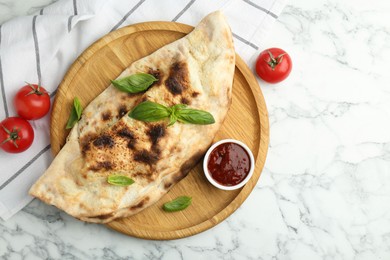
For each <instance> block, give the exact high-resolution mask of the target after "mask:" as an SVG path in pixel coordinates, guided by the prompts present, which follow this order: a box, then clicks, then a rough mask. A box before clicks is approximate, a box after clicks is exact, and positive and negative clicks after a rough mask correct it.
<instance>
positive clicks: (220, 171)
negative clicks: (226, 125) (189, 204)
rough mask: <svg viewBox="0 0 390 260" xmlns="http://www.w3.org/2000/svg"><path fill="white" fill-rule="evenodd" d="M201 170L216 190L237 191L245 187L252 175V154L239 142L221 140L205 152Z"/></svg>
mask: <svg viewBox="0 0 390 260" xmlns="http://www.w3.org/2000/svg"><path fill="white" fill-rule="evenodd" d="M203 169H204V171H205V174H206V177H207V179H208V180H209V181H210V182H211V184H213V185H214V186H216V187H217V188H220V189H224V190H233V189H238V188H240V187H242V186H243V185H245V183H247V182H248V180H249V179H250V177H251V176H252V174H253V170H254V159H253V154H252V152H251V151H250V149H249V148H248V147H247V146H246V145H245V144H243V143H242V142H240V141H237V140H233V139H225V140H221V141H219V142H217V143H215V144H214V145H212V146H211V147H210V149H209V150H208V151H207V153H206V156H205V159H204V162H203Z"/></svg>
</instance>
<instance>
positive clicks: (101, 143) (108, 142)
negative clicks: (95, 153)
mask: <svg viewBox="0 0 390 260" xmlns="http://www.w3.org/2000/svg"><path fill="white" fill-rule="evenodd" d="M92 143H93V145H94V146H96V147H98V148H103V147H105V148H112V147H113V146H114V144H115V141H114V139H112V137H111V136H109V135H106V134H103V135H101V136H99V137H98V138H96V139H95V140H94V141H93V142H92Z"/></svg>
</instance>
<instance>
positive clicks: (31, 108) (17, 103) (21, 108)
mask: <svg viewBox="0 0 390 260" xmlns="http://www.w3.org/2000/svg"><path fill="white" fill-rule="evenodd" d="M14 107H15V110H16V113H18V115H19V116H21V117H23V118H24V119H27V120H33V119H38V118H41V117H43V116H44V115H46V114H47V112H49V109H50V96H49V94H48V93H47V91H46V89H44V88H43V87H41V86H39V85H36V84H28V85H26V86H24V87H22V88H21V89H20V90H19V91H18V93H16V95H15V98H14Z"/></svg>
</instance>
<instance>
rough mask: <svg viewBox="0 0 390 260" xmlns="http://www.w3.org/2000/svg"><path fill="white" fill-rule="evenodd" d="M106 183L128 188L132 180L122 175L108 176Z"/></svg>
mask: <svg viewBox="0 0 390 260" xmlns="http://www.w3.org/2000/svg"><path fill="white" fill-rule="evenodd" d="M107 182H108V183H109V184H112V185H116V186H129V185H131V184H133V183H134V180H133V179H131V178H129V177H127V176H123V175H110V176H108V178H107Z"/></svg>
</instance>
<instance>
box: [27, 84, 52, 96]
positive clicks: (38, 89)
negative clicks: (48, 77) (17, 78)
mask: <svg viewBox="0 0 390 260" xmlns="http://www.w3.org/2000/svg"><path fill="white" fill-rule="evenodd" d="M26 84H27V85H29V86H30V87H31V89H32V90H31V91H30V92H28V93H27V94H26V96H29V95H32V94H36V95H39V96H42V95H43V94H48V93H47V92H46V91H41V86H39V85H38V87H34V86H33V85H32V84H31V83H28V82H26Z"/></svg>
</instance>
